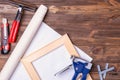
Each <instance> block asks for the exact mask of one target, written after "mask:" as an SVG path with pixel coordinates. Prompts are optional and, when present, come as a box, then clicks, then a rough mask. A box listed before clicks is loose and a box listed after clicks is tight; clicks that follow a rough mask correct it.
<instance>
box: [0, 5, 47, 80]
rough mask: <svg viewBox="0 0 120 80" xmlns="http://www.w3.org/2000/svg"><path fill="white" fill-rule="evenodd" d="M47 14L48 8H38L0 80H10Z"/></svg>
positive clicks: (5, 66) (4, 68) (2, 71)
mask: <svg viewBox="0 0 120 80" xmlns="http://www.w3.org/2000/svg"><path fill="white" fill-rule="evenodd" d="M46 12H47V7H45V6H44V5H41V6H40V7H39V8H38V10H37V11H36V13H35V14H34V16H33V18H32V19H31V21H30V23H29V25H28V26H27V28H26V30H25V31H24V33H23V35H22V36H21V38H20V40H19V42H18V43H17V45H16V47H15V49H14V50H13V52H12V53H11V55H10V57H9V59H8V60H7V62H6V64H5V65H4V67H3V69H2V70H1V73H0V80H9V78H10V77H11V75H12V73H13V72H14V70H15V69H16V67H17V64H18V63H19V62H20V60H21V58H22V56H23V55H24V53H25V51H26V50H27V48H28V47H29V45H30V43H31V41H32V39H33V38H34V36H35V34H36V32H37V30H38V29H39V27H40V25H41V23H42V21H43V18H44V16H45V14H46Z"/></svg>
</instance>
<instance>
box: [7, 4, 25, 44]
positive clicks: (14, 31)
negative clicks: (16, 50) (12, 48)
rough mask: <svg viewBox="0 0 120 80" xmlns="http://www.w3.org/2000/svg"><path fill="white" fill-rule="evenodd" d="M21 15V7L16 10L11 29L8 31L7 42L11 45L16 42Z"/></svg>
mask: <svg viewBox="0 0 120 80" xmlns="http://www.w3.org/2000/svg"><path fill="white" fill-rule="evenodd" d="M22 14H23V7H22V6H20V7H19V8H18V11H17V15H16V18H15V20H14V21H13V23H12V27H11V30H10V36H9V42H10V43H13V42H15V41H16V37H17V33H18V29H19V26H20V20H21V17H22Z"/></svg>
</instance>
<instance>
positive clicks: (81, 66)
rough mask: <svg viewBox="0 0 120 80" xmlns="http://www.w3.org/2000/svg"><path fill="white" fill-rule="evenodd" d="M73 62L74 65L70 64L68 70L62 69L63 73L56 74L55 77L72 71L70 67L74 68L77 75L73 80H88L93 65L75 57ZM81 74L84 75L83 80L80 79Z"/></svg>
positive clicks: (72, 58)
mask: <svg viewBox="0 0 120 80" xmlns="http://www.w3.org/2000/svg"><path fill="white" fill-rule="evenodd" d="M71 60H72V64H70V65H69V66H67V67H66V68H64V69H62V70H61V71H59V72H57V73H56V74H55V76H56V75H57V74H62V73H64V72H65V71H67V70H68V69H70V67H73V69H74V72H75V73H74V75H73V77H72V79H71V80H86V78H87V74H88V73H89V71H90V69H91V67H92V63H90V62H87V61H85V60H83V59H80V58H78V57H74V56H71ZM80 74H82V77H81V78H79V75H80Z"/></svg>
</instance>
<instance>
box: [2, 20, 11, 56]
mask: <svg viewBox="0 0 120 80" xmlns="http://www.w3.org/2000/svg"><path fill="white" fill-rule="evenodd" d="M2 23H3V24H2V27H1V39H2V40H1V53H2V54H8V52H9V51H10V44H9V42H8V36H9V27H8V26H9V25H8V21H7V19H6V18H3V20H2Z"/></svg>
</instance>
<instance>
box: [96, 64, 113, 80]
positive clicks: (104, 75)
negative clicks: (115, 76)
mask: <svg viewBox="0 0 120 80" xmlns="http://www.w3.org/2000/svg"><path fill="white" fill-rule="evenodd" d="M97 69H98V73H99V77H100V80H103V79H105V77H106V73H107V72H109V71H112V70H114V69H115V68H114V67H110V68H108V64H106V67H105V70H103V71H101V69H100V65H97Z"/></svg>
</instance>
